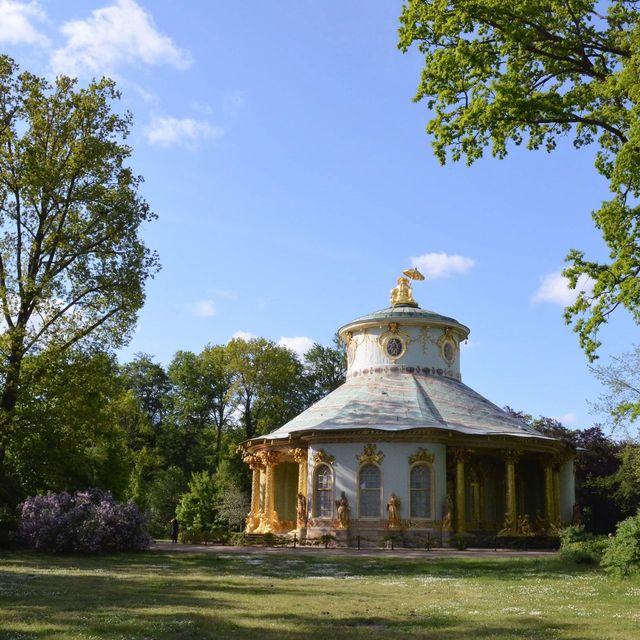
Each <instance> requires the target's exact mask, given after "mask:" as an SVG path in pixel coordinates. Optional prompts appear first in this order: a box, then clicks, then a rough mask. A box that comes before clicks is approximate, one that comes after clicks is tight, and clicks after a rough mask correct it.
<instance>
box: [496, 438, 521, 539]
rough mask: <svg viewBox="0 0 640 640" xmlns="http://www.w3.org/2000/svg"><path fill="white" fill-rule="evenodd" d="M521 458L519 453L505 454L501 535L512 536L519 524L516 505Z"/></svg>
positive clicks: (509, 452)
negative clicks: (517, 468) (519, 459)
mask: <svg viewBox="0 0 640 640" xmlns="http://www.w3.org/2000/svg"><path fill="white" fill-rule="evenodd" d="M519 457H520V453H519V452H518V451H514V450H512V449H509V450H507V451H505V452H504V463H505V513H504V526H503V529H502V531H500V533H501V534H502V535H510V534H513V533H515V531H516V524H517V515H518V514H517V505H516V462H517V460H518V458H519Z"/></svg>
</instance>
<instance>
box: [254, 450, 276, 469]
mask: <svg viewBox="0 0 640 640" xmlns="http://www.w3.org/2000/svg"><path fill="white" fill-rule="evenodd" d="M256 456H257V457H258V459H259V460H260V461H261V463H262V465H263V466H264V467H275V466H276V465H277V464H279V463H280V461H281V460H282V453H281V452H280V451H258V453H256Z"/></svg>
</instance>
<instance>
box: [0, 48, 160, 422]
mask: <svg viewBox="0 0 640 640" xmlns="http://www.w3.org/2000/svg"><path fill="white" fill-rule="evenodd" d="M118 98H119V93H118V91H117V90H116V88H115V85H114V83H113V82H112V81H111V80H107V79H103V80H100V81H94V82H92V83H91V84H89V85H88V86H87V87H86V88H77V87H76V81H75V80H72V79H71V78H68V77H65V76H59V77H58V78H56V80H55V82H54V84H53V85H51V84H49V83H48V82H47V81H46V80H45V79H43V78H38V77H37V76H34V75H32V74H30V73H26V72H25V73H19V71H18V68H17V65H16V64H15V63H14V62H13V61H12V60H11V59H10V58H8V57H6V56H0V323H1V331H2V333H1V335H0V406H1V408H2V409H4V410H5V411H7V412H11V411H13V409H14V407H15V404H16V401H17V397H18V393H19V389H20V382H21V378H20V373H21V372H20V367H21V363H22V359H23V358H24V357H25V355H28V354H30V355H33V354H38V353H41V352H43V351H44V350H47V351H48V352H50V353H52V352H54V351H58V352H60V353H62V352H64V351H66V350H67V349H69V348H71V347H74V346H84V347H93V348H95V347H99V348H105V347H106V348H108V347H119V346H122V345H123V344H126V342H127V340H128V338H129V336H130V332H131V330H132V328H133V326H134V324H135V319H136V312H137V311H138V309H139V308H140V307H141V306H142V303H143V301H144V289H143V287H144V282H145V280H146V278H147V277H148V276H150V275H153V273H154V272H155V271H156V270H157V258H156V256H155V254H153V253H152V252H150V251H149V250H148V249H146V248H145V246H144V244H143V243H142V242H141V240H140V239H139V237H138V230H139V227H140V225H141V224H143V223H144V222H145V221H148V220H151V219H153V218H154V215H153V213H152V212H151V211H150V210H149V207H148V205H147V203H146V202H145V201H144V200H143V199H142V198H141V197H140V196H139V194H138V189H139V186H140V183H141V178H140V177H137V176H135V175H134V174H133V172H132V171H131V169H130V168H129V167H128V166H127V165H126V164H125V163H126V160H127V158H128V157H129V155H130V154H131V149H130V148H129V147H128V146H127V145H126V144H124V140H125V139H126V137H127V135H128V132H129V127H130V124H131V117H130V115H129V114H124V115H120V114H118V113H116V112H114V111H113V110H112V106H111V105H112V103H113V102H114V101H115V100H117V99H118Z"/></svg>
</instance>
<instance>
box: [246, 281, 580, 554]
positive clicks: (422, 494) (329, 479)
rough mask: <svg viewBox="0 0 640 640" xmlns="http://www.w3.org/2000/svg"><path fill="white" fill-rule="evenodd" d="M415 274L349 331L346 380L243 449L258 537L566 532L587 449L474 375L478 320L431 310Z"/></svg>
mask: <svg viewBox="0 0 640 640" xmlns="http://www.w3.org/2000/svg"><path fill="white" fill-rule="evenodd" d="M411 279H423V278H422V276H421V274H420V273H419V272H418V271H417V270H415V269H410V270H407V271H405V272H404V276H403V277H400V278H399V279H398V283H397V286H396V287H395V288H394V289H393V290H392V292H391V306H390V307H388V308H386V309H383V310H381V311H376V312H375V313H371V314H369V315H365V316H362V317H360V318H357V319H356V320H353V321H352V322H349V323H348V324H346V325H344V326H343V327H342V328H340V329H339V332H338V334H339V336H340V338H341V340H342V341H343V342H344V344H345V345H346V352H347V360H348V363H347V364H348V369H347V380H346V382H345V383H344V384H343V385H342V386H340V387H339V388H337V389H336V390H335V391H333V392H332V393H330V394H329V395H327V396H326V397H325V398H323V399H322V400H320V401H319V402H317V403H316V404H314V405H313V406H311V407H310V408H308V409H307V410H306V411H304V412H302V413H301V414H300V415H298V416H297V417H296V418H294V419H293V420H291V421H290V422H288V423H287V424H285V425H283V426H282V427H280V428H279V429H277V430H275V431H273V432H272V433H269V434H268V435H265V436H260V437H257V438H253V439H252V440H249V441H247V442H245V443H244V444H243V445H242V450H243V459H244V461H245V462H246V463H247V464H249V466H250V468H251V469H252V471H253V484H252V495H251V511H250V513H249V515H248V517H247V521H246V531H247V532H250V533H268V532H272V533H296V534H297V535H298V536H299V538H301V539H304V538H317V537H319V536H321V535H323V534H330V535H334V536H336V538H337V539H338V540H339V541H340V542H343V543H345V544H347V543H353V541H354V540H355V538H356V536H361V537H364V538H367V539H369V540H380V539H382V538H383V537H384V536H385V535H387V534H389V533H390V532H395V533H398V534H399V535H403V536H404V537H405V540H409V541H410V540H411V539H419V538H420V537H425V536H427V535H432V536H438V535H441V536H442V537H443V538H445V539H446V538H447V537H449V536H450V535H451V534H453V533H457V534H465V535H471V534H476V535H486V534H491V535H496V534H501V535H532V534H536V533H537V534H548V533H552V532H556V531H557V529H558V528H559V527H560V526H561V525H562V524H564V523H567V522H570V521H571V519H572V515H573V507H574V495H575V491H574V471H573V458H574V454H575V451H573V450H572V449H571V448H570V446H569V445H567V444H566V443H564V442H562V441H560V440H557V439H554V438H550V437H548V436H545V435H543V434H541V433H540V432H538V431H536V430H535V429H533V428H531V427H530V426H528V425H526V424H524V423H523V422H522V421H520V420H518V419H517V418H515V417H514V416H512V415H510V414H509V413H507V412H505V411H503V410H502V409H500V408H499V407H498V406H496V405H494V404H492V403H491V402H490V401H489V400H487V399H486V398H484V397H482V396H481V395H480V394H478V393H477V392H476V391H474V390H473V389H471V388H469V387H468V386H466V385H465V384H463V382H462V376H461V373H460V343H461V342H463V341H464V340H466V339H467V337H468V335H469V329H468V328H467V327H466V326H465V325H463V324H461V323H459V322H458V321H457V320H454V319H453V318H449V317H447V316H443V315H440V314H438V313H435V312H433V311H427V310H423V309H421V308H420V307H419V306H418V304H417V303H416V302H415V300H414V298H413V292H412V288H411V286H410V280H411Z"/></svg>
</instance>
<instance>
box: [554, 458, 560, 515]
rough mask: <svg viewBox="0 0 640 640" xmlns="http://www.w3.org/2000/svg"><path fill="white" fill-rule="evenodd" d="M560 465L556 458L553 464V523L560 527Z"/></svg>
mask: <svg viewBox="0 0 640 640" xmlns="http://www.w3.org/2000/svg"><path fill="white" fill-rule="evenodd" d="M560 465H561V461H559V460H556V461H555V464H554V465H553V516H554V518H553V524H554V525H556V526H557V527H560V526H561V525H562V523H561V522H560Z"/></svg>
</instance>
